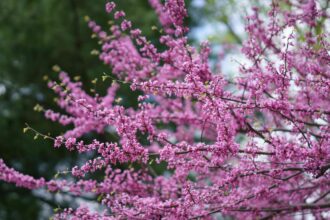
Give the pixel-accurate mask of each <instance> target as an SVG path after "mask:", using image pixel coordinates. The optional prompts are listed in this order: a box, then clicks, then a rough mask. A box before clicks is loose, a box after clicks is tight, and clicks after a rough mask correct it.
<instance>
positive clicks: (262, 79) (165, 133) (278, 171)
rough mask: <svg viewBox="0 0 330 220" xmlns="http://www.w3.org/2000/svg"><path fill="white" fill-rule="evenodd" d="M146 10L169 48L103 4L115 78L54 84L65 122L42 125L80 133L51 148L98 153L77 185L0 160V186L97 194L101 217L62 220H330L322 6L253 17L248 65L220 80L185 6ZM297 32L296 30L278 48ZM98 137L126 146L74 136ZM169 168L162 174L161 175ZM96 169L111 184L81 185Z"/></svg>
mask: <svg viewBox="0 0 330 220" xmlns="http://www.w3.org/2000/svg"><path fill="white" fill-rule="evenodd" d="M149 2H150V4H151V6H152V7H153V8H154V9H155V11H156V13H157V15H158V16H159V20H160V23H161V25H162V26H163V28H164V33H163V34H162V36H161V37H160V39H159V42H160V43H161V44H162V45H164V47H165V48H166V49H165V50H163V51H158V50H157V49H156V47H155V46H154V45H153V44H152V43H151V42H150V41H148V40H147V38H146V37H145V36H143V35H142V33H141V31H140V30H139V29H133V28H132V26H133V24H132V22H131V21H128V20H127V19H126V18H125V13H124V12H123V11H119V10H118V11H116V5H115V4H114V3H107V5H106V11H107V12H108V13H113V16H114V18H115V20H116V24H113V25H112V26H111V28H110V33H108V32H106V31H103V30H102V28H101V27H100V26H98V25H97V24H96V23H95V22H94V21H89V27H90V28H91V29H92V31H93V32H94V33H95V34H96V35H97V36H98V37H99V39H100V40H101V42H102V52H101V53H100V59H101V60H102V61H103V62H104V63H105V64H106V65H109V66H110V67H111V68H112V73H113V74H114V75H115V76H116V77H117V78H118V80H117V82H115V83H113V84H112V85H111V86H110V87H109V89H108V93H107V94H106V95H105V96H103V97H102V96H100V95H98V94H96V95H89V94H88V93H87V92H85V91H84V90H83V89H82V84H81V83H80V82H73V81H71V79H70V78H69V76H68V74H67V73H65V72H61V73H60V75H59V78H60V81H61V82H60V83H56V82H50V83H49V87H51V88H53V89H54V91H55V92H56V93H57V94H58V105H59V106H60V107H61V108H62V109H63V110H65V112H66V113H67V114H66V115H65V114H61V113H57V112H54V111H52V110H46V111H45V117H46V118H48V119H50V120H52V121H57V122H59V123H61V124H62V125H64V126H66V125H73V127H74V128H73V129H68V131H67V132H66V133H65V134H64V135H62V136H58V137H56V138H54V147H55V148H58V147H66V148H67V149H68V150H70V151H78V152H79V153H81V154H84V153H87V152H94V154H93V155H96V156H95V157H94V158H92V159H90V160H89V161H87V162H86V163H85V164H83V165H81V164H80V166H78V165H77V166H75V167H73V168H72V169H71V171H70V173H71V174H72V175H73V176H75V177H76V178H77V180H76V181H74V182H69V181H67V180H65V179H61V180H50V181H45V180H44V179H38V180H37V179H34V178H32V177H30V176H26V175H23V174H20V173H19V172H17V171H15V170H13V169H10V168H8V167H7V166H6V165H5V164H4V163H3V161H2V160H0V171H1V172H0V179H1V180H4V181H7V182H10V183H15V184H16V185H17V186H21V187H26V188H29V189H36V188H41V187H46V188H48V189H49V190H50V191H61V190H67V191H69V192H70V193H72V194H74V195H78V196H79V195H82V194H84V193H93V194H94V195H95V196H102V199H101V200H100V202H101V203H102V205H103V206H104V207H106V210H105V211H104V212H102V213H93V212H92V211H90V210H88V208H85V207H80V208H78V209H76V210H74V209H66V210H64V211H63V212H61V213H58V214H56V215H55V217H56V218H57V219H67V218H71V219H78V218H83V219H212V218H216V216H215V215H216V214H217V213H218V214H221V215H222V216H225V217H226V216H231V217H233V218H235V219H294V218H295V215H300V216H307V215H312V216H314V217H315V218H316V219H322V218H325V217H324V215H325V213H326V212H329V211H330V202H329V199H330V174H329V172H328V170H330V53H329V51H330V44H329V37H330V35H329V34H330V33H329V26H327V25H326V23H329V21H330V19H329V16H330V15H329V12H328V11H326V8H324V7H323V5H322V4H319V3H317V2H316V1H315V0H307V1H304V3H297V2H296V1H291V0H286V1H273V4H272V5H271V6H270V7H269V10H268V14H267V15H265V14H262V12H260V10H259V8H253V10H251V14H249V15H248V16H247V17H246V22H247V24H246V33H247V34H248V37H247V39H246V40H245V42H244V43H243V45H242V48H241V51H242V53H243V54H244V55H245V56H246V58H247V59H248V60H249V62H246V63H244V64H240V71H239V73H238V74H237V75H238V76H237V77H235V78H234V79H233V80H230V79H228V78H226V74H223V73H222V72H216V73H214V72H213V71H212V67H211V66H210V64H209V62H208V58H209V56H210V53H211V49H210V46H209V45H208V44H207V43H202V44H201V45H200V48H194V47H192V46H190V45H189V44H188V39H187V37H186V33H187V31H188V27H187V26H185V22H184V19H185V18H186V17H187V11H186V8H185V4H184V1H183V0H167V1H166V3H164V4H163V3H161V1H159V0H150V1H149ZM283 5H287V7H285V6H283ZM265 16H267V19H266V20H265V19H263V18H262V17H265ZM288 30H290V31H291V32H292V33H291V34H290V35H289V36H287V37H285V38H284V39H283V36H284V35H285V33H287V32H288ZM123 84H129V85H130V88H131V90H132V91H140V92H142V93H143V95H141V96H140V97H139V98H138V102H139V105H138V108H133V107H124V106H122V105H121V104H120V102H119V101H116V100H117V97H118V95H120V94H117V89H118V88H120V86H122V85H123ZM90 132H97V133H104V132H108V133H111V134H113V135H115V136H116V137H118V141H116V142H111V143H110V142H101V141H98V140H94V141H92V142H91V143H85V142H84V141H82V140H79V139H81V138H82V137H83V136H84V135H85V134H88V133H90ZM142 139H143V140H142ZM164 164H165V165H166V171H165V172H164V173H159V172H156V171H157V170H158V169H157V168H158V167H160V166H164ZM118 165H123V166H124V167H125V166H129V168H127V169H118V168H116V167H118ZM120 167H122V166H120ZM97 170H98V171H103V172H104V175H105V176H104V179H103V180H102V181H96V180H94V179H92V178H90V177H89V176H88V175H87V176H86V174H89V173H93V172H96V171H97Z"/></svg>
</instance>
